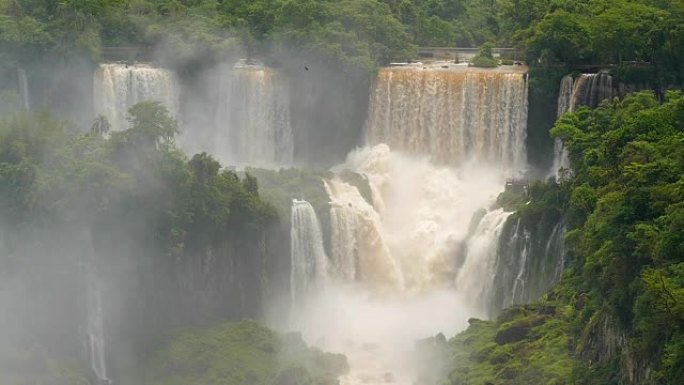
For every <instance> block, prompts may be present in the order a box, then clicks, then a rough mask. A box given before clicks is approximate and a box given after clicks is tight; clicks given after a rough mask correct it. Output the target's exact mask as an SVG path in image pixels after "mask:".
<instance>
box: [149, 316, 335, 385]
mask: <svg viewBox="0 0 684 385" xmlns="http://www.w3.org/2000/svg"><path fill="white" fill-rule="evenodd" d="M348 370H349V368H348V365H347V359H346V357H344V356H343V355H339V354H331V353H323V352H321V351H320V350H318V349H315V348H309V347H307V346H306V344H305V343H304V341H303V340H302V339H301V336H300V335H298V334H287V335H279V334H277V333H275V332H273V331H271V330H269V329H267V328H265V327H263V326H260V325H258V324H257V323H256V322H253V321H242V322H239V323H228V324H224V325H221V326H218V327H214V328H212V329H207V330H199V331H186V332H183V333H177V334H176V335H174V336H173V338H172V339H170V340H169V341H168V342H167V343H166V344H165V345H164V346H163V347H162V348H161V349H160V350H159V352H158V353H157V354H156V355H155V357H153V358H152V359H151V360H150V364H149V368H148V369H147V371H146V372H147V374H146V380H145V382H144V383H145V384H147V385H157V384H159V385H176V384H177V385H182V384H188V383H201V384H206V385H233V384H234V385H239V384H254V385H290V384H309V385H332V384H336V383H337V377H338V376H339V375H341V374H344V373H346V371H348Z"/></svg>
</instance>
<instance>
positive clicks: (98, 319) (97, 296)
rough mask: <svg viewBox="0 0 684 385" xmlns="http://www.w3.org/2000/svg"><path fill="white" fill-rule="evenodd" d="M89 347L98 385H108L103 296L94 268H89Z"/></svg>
mask: <svg viewBox="0 0 684 385" xmlns="http://www.w3.org/2000/svg"><path fill="white" fill-rule="evenodd" d="M87 269H88V272H87V273H86V291H87V292H86V296H87V322H86V334H87V347H88V358H89V361H90V368H91V370H92V371H93V373H94V374H95V377H96V378H97V380H98V385H107V384H109V383H110V382H111V381H110V380H109V378H108V377H107V364H106V356H105V338H104V315H103V311H102V294H101V291H100V287H99V285H98V282H97V281H98V278H97V274H96V273H95V272H94V271H92V270H93V268H92V267H89V268H87Z"/></svg>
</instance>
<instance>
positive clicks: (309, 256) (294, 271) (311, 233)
mask: <svg viewBox="0 0 684 385" xmlns="http://www.w3.org/2000/svg"><path fill="white" fill-rule="evenodd" d="M291 221H292V223H291V230H290V238H291V242H292V244H291V253H290V258H291V270H290V291H291V299H292V303H293V304H295V303H297V302H298V301H299V300H300V298H301V297H303V296H304V295H305V294H306V293H307V291H308V290H309V288H310V287H312V286H313V285H315V284H316V283H321V284H322V283H323V282H325V280H326V278H327V275H328V257H327V256H326V255H325V250H324V249H323V235H322V232H321V225H320V224H319V223H318V218H317V217H316V212H315V211H314V209H313V207H312V206H311V204H310V203H309V202H307V201H303V200H296V199H294V200H293V201H292V220H291Z"/></svg>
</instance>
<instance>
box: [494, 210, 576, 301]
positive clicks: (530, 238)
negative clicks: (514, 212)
mask: <svg viewBox="0 0 684 385" xmlns="http://www.w3.org/2000/svg"><path fill="white" fill-rule="evenodd" d="M512 218H513V219H512V220H509V222H508V223H506V225H505V226H504V228H503V230H502V232H501V235H500V240H499V242H498V247H499V249H500V253H499V257H498V262H497V267H496V271H495V272H494V275H493V276H494V279H493V282H495V287H494V288H493V290H492V291H491V295H490V296H489V298H488V305H487V306H488V312H489V314H490V315H491V314H496V313H497V312H498V311H499V310H500V309H503V308H505V307H509V306H511V305H516V304H524V303H529V302H532V301H534V300H535V299H537V298H539V297H541V296H542V295H544V293H546V292H547V291H548V290H549V289H551V287H552V286H553V285H554V284H555V283H556V282H558V280H559V279H560V277H561V273H562V272H563V269H564V268H565V242H564V236H565V225H564V222H563V220H562V219H559V220H558V221H557V222H556V224H555V225H554V226H553V228H551V229H550V231H549V228H546V227H542V226H539V225H535V226H534V227H532V228H529V227H528V226H526V225H524V224H523V223H522V221H521V219H520V218H515V217H512Z"/></svg>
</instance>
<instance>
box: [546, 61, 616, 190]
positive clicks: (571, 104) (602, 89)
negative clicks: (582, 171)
mask: <svg viewBox="0 0 684 385" xmlns="http://www.w3.org/2000/svg"><path fill="white" fill-rule="evenodd" d="M617 95H618V90H617V87H616V85H614V84H613V77H612V76H611V75H610V74H609V73H605V72H599V73H597V74H580V75H578V76H577V78H576V79H573V77H572V75H566V76H564V77H563V79H562V80H561V84H560V91H559V93H558V107H557V118H560V117H561V116H562V115H563V114H565V113H566V112H573V111H575V108H577V107H579V106H589V107H591V108H595V107H597V106H598V105H599V104H600V103H601V102H602V101H603V100H605V99H611V98H613V97H615V96H617ZM553 152H554V158H553V165H552V166H551V172H550V175H555V176H556V179H558V178H559V177H560V175H559V174H558V172H559V171H560V170H561V169H569V167H570V160H569V159H568V152H567V149H566V148H565V147H564V146H563V141H562V140H561V139H559V138H556V139H555V141H554V151H553Z"/></svg>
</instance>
